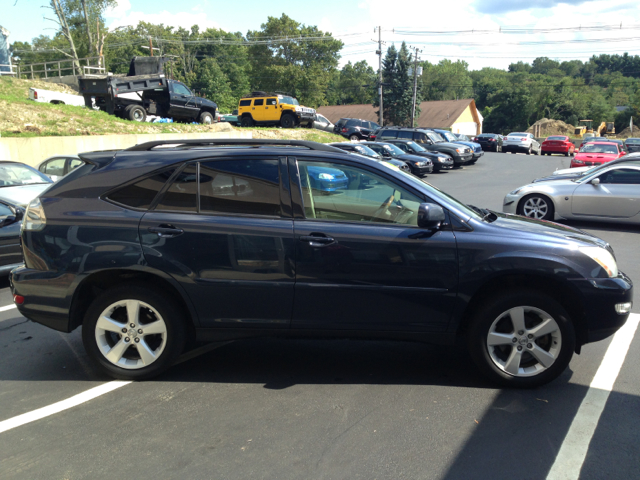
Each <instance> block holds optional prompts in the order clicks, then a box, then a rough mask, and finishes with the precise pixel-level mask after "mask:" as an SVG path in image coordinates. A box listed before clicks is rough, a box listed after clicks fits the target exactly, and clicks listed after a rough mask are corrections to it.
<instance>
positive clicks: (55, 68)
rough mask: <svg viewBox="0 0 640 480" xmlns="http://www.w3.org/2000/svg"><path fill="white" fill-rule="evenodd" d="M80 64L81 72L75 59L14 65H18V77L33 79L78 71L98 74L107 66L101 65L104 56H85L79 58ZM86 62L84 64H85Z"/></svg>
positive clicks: (73, 73) (16, 72) (71, 73)
mask: <svg viewBox="0 0 640 480" xmlns="http://www.w3.org/2000/svg"><path fill="white" fill-rule="evenodd" d="M78 64H79V66H80V69H81V72H78V71H77V68H76V65H75V61H74V60H73V59H68V60H55V61H52V62H42V63H30V64H27V65H20V64H19V65H14V67H16V71H15V75H17V77H18V78H23V77H26V78H28V79H31V80H33V79H34V78H49V77H63V76H66V75H77V74H78V73H85V74H87V72H91V71H93V73H90V74H92V75H97V74H99V73H104V72H105V68H104V67H102V66H100V65H104V57H85V58H79V59H78ZM83 64H84V65H83Z"/></svg>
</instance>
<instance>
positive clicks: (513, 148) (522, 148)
mask: <svg viewBox="0 0 640 480" xmlns="http://www.w3.org/2000/svg"><path fill="white" fill-rule="evenodd" d="M530 148H532V147H531V145H504V144H502V151H503V152H522V153H525V152H528V151H529V149H530Z"/></svg>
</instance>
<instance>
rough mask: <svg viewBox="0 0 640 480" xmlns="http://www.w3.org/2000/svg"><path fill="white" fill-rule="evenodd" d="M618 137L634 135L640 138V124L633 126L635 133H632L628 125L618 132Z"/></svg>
mask: <svg viewBox="0 0 640 480" xmlns="http://www.w3.org/2000/svg"><path fill="white" fill-rule="evenodd" d="M615 137H616V138H625V139H626V138H629V137H634V138H638V137H640V126H636V125H634V126H633V134H632V133H631V128H629V127H627V128H625V129H624V130H622V131H621V132H619V133H616V135H615Z"/></svg>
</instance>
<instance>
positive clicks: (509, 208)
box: [502, 193, 522, 215]
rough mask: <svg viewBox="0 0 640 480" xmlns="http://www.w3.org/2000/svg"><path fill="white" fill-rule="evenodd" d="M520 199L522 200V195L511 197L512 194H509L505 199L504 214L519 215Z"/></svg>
mask: <svg viewBox="0 0 640 480" xmlns="http://www.w3.org/2000/svg"><path fill="white" fill-rule="evenodd" d="M520 198H522V195H511V194H509V193H508V194H507V195H505V197H504V200H503V201H502V211H503V212H504V213H512V214H514V215H515V214H516V213H518V212H517V210H518V202H519V201H520Z"/></svg>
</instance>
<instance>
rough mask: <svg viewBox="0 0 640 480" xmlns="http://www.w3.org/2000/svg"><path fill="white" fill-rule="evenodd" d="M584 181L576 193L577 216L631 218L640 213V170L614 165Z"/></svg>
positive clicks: (574, 201)
mask: <svg viewBox="0 0 640 480" xmlns="http://www.w3.org/2000/svg"><path fill="white" fill-rule="evenodd" d="M594 178H597V179H598V180H599V183H598V184H597V185H594V184H593V183H591V182H592V181H593V179H589V180H588V181H587V182H584V183H582V184H580V185H579V186H578V187H577V188H576V189H575V190H574V193H573V198H572V201H571V211H572V213H573V214H574V215H584V216H598V217H616V218H631V217H635V216H636V215H638V213H640V169H639V168H635V167H622V166H620V167H613V168H610V169H608V170H607V171H605V172H602V173H601V174H600V175H598V176H597V177H594Z"/></svg>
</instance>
